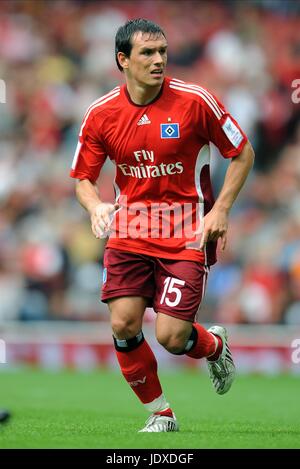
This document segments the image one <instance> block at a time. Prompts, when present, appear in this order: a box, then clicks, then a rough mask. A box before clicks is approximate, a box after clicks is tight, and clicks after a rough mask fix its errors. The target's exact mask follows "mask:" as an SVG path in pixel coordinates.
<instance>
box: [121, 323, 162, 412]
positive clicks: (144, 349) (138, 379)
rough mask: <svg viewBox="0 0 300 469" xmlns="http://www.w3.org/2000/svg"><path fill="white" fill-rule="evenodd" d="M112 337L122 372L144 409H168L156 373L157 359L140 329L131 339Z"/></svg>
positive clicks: (158, 410) (152, 410) (156, 410)
mask: <svg viewBox="0 0 300 469" xmlns="http://www.w3.org/2000/svg"><path fill="white" fill-rule="evenodd" d="M113 339H114V344H115V349H116V355H117V359H118V362H119V365H120V368H121V371H122V374H123V376H124V378H125V379H126V381H127V382H128V384H129V385H130V386H131V388H132V390H133V391H134V392H135V394H136V395H137V397H138V398H139V400H140V401H141V402H142V403H143V404H144V406H145V407H146V409H148V410H149V411H150V412H160V411H164V410H166V409H168V408H169V404H168V402H167V401H166V398H165V396H164V395H163V392H162V388H161V385H160V382H159V378H158V375H157V361H156V358H155V356H154V353H153V352H152V350H151V348H150V346H149V345H148V343H147V342H146V340H145V338H144V335H143V333H142V331H141V332H139V334H137V335H136V336H135V337H133V338H132V339H116V338H115V337H114V338H113Z"/></svg>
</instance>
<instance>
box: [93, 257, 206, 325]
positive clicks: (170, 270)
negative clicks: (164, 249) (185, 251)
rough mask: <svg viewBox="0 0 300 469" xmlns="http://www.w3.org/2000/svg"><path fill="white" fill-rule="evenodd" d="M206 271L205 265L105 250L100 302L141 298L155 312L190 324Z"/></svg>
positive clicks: (203, 285) (194, 314) (201, 292)
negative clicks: (125, 297) (121, 298)
mask: <svg viewBox="0 0 300 469" xmlns="http://www.w3.org/2000/svg"><path fill="white" fill-rule="evenodd" d="M208 272H209V267H208V266H204V265H202V264H200V263H198V262H195V261H183V260H179V261H175V260H174V259H159V258H157V257H151V256H148V255H144V254H135V253H132V252H127V251H121V250H118V249H112V248H106V250H105V253H104V270H103V286H102V296H101V299H102V301H104V302H107V301H108V300H110V299H112V298H118V297H122V296H142V297H144V298H148V299H149V303H148V304H149V306H152V307H153V309H154V310H155V311H156V312H162V313H165V314H168V315H169V316H174V317H175V318H179V319H183V320H185V321H191V322H194V320H195V316H196V313H197V311H198V309H199V305H200V303H201V300H202V298H203V296H204V291H205V286H206V281H207V275H208Z"/></svg>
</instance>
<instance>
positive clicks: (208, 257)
mask: <svg viewBox="0 0 300 469" xmlns="http://www.w3.org/2000/svg"><path fill="white" fill-rule="evenodd" d="M246 141H247V137H246V135H245V134H244V133H243V131H242V130H241V129H240V127H239V126H238V124H237V122H236V121H235V120H234V119H233V117H232V116H231V115H230V114H228V112H227V111H226V110H225V108H224V106H223V105H222V104H221V103H220V101H218V100H217V98H216V97H215V96H213V95H212V94H211V93H210V92H209V91H207V90H206V89H204V88H202V87H200V86H198V85H193V84H187V83H185V82H183V81H181V80H177V79H175V78H165V80H164V83H163V86H162V88H161V90H160V93H159V95H158V96H157V97H156V99H155V100H154V101H152V102H151V103H149V104H146V105H137V104H135V103H133V102H132V101H131V99H130V96H129V94H128V92H127V88H126V85H123V86H122V87H116V88H114V89H113V90H112V91H111V92H110V93H107V94H106V95H105V96H103V97H102V98H100V99H99V100H97V101H95V102H94V103H93V104H92V105H91V106H90V107H89V108H88V110H87V112H86V114H85V116H84V119H83V123H82V126H81V129H80V133H79V142H78V145H77V149H76V153H75V156H74V159H73V164H72V170H71V173H70V175H71V176H72V177H74V178H77V179H89V180H90V181H91V182H92V183H95V182H96V181H97V179H98V176H99V173H100V170H101V168H102V166H103V163H104V162H105V159H106V158H107V157H109V158H110V159H111V161H112V162H113V163H114V164H115V167H116V174H115V183H114V185H115V193H116V200H117V201H118V202H119V204H120V207H121V209H120V210H119V211H118V212H117V213H116V214H115V219H114V222H113V228H112V232H111V235H110V238H109V240H108V247H112V248H117V249H120V250H124V251H129V252H136V253H143V254H148V255H151V256H155V257H162V258H167V259H168V258H169V259H185V260H196V261H199V262H201V263H204V264H207V265H210V264H213V263H214V262H215V261H216V243H214V242H209V243H207V244H206V246H205V248H204V250H203V251H200V250H199V236H197V237H196V236H195V235H194V230H195V229H196V228H197V227H198V226H199V222H200V221H201V219H203V217H204V216H205V215H206V213H207V212H209V210H210V209H211V208H212V206H213V204H214V197H213V191H212V186H211V181H210V172H209V163H210V148H209V142H213V143H214V144H215V145H216V146H217V147H218V148H219V150H220V153H221V154H222V155H223V157H224V158H233V157H235V156H237V155H238V154H239V153H241V151H242V149H243V146H244V145H245V143H246Z"/></svg>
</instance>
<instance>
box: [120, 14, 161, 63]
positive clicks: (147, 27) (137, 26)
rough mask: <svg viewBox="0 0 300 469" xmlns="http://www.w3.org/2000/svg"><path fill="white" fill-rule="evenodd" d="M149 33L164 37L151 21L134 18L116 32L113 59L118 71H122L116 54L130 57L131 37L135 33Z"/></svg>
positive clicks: (158, 27) (159, 28)
mask: <svg viewBox="0 0 300 469" xmlns="http://www.w3.org/2000/svg"><path fill="white" fill-rule="evenodd" d="M137 32H142V33H150V34H155V35H158V36H159V35H161V34H162V35H163V36H164V37H166V35H165V33H164V32H163V30H162V29H161V27H160V26H158V24H155V23H153V22H152V21H149V20H145V19H144V18H136V19H134V20H129V21H127V22H126V23H125V24H124V25H123V26H120V28H119V29H118V31H117V34H116V41H115V57H116V62H117V66H118V69H119V70H121V72H122V71H123V68H122V67H121V65H120V64H119V61H118V52H123V53H124V54H125V55H126V57H130V53H131V49H132V42H131V39H132V36H133V35H134V34H135V33H137Z"/></svg>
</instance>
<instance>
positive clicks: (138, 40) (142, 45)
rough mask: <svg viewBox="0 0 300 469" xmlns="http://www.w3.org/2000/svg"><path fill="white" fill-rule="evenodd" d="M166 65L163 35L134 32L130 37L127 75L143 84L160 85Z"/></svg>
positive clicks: (165, 48) (165, 44) (165, 45)
mask: <svg viewBox="0 0 300 469" xmlns="http://www.w3.org/2000/svg"><path fill="white" fill-rule="evenodd" d="M166 65H167V41H166V39H165V37H164V36H163V35H162V34H160V35H153V34H149V33H142V32H139V33H136V34H135V35H134V36H133V38H132V49H131V54H130V57H129V58H127V66H128V68H127V72H128V73H127V75H128V77H129V78H132V79H134V80H135V81H136V82H137V83H139V84H140V85H144V86H161V84H162V82H163V79H164V75H165V68H166Z"/></svg>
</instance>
